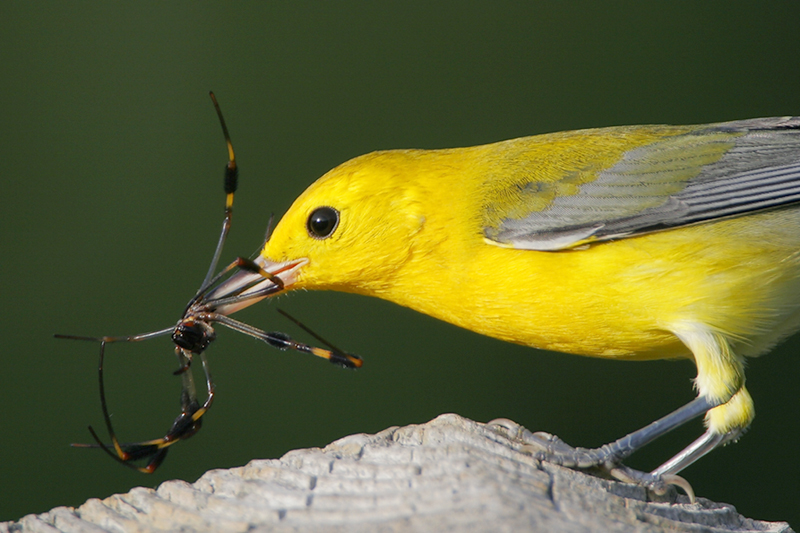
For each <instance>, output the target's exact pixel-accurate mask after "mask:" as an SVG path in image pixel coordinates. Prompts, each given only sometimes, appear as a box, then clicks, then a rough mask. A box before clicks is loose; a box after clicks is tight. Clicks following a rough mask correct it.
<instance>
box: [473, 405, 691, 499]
mask: <svg viewBox="0 0 800 533" xmlns="http://www.w3.org/2000/svg"><path fill="white" fill-rule="evenodd" d="M486 426H487V427H488V428H489V429H491V430H493V431H494V432H496V433H499V434H501V435H503V436H505V437H506V438H508V439H509V440H512V441H516V442H519V443H521V446H520V448H519V449H520V451H521V452H523V453H526V454H528V455H531V456H532V457H533V458H534V459H536V460H537V461H542V462H545V463H550V464H556V465H559V466H564V467H567V468H578V469H590V468H595V469H598V470H600V471H601V472H604V473H606V474H607V475H608V476H609V477H611V478H613V479H616V480H617V481H621V482H623V483H631V484H634V485H639V486H641V487H644V488H645V489H647V490H648V491H650V492H652V493H653V494H656V495H658V496H663V495H664V494H665V493H666V492H667V490H668V489H669V487H670V486H674V487H678V488H680V489H682V490H683V491H684V492H685V493H686V495H687V496H689V501H690V502H691V503H694V502H695V495H694V490H693V489H692V486H691V485H690V484H689V482H688V481H686V479H684V478H682V477H680V476H676V475H660V476H659V475H653V474H650V473H647V472H642V471H640V470H634V469H633V468H629V467H627V466H625V465H623V464H621V463H620V462H619V461H617V460H615V459H614V458H613V457H612V458H608V457H607V454H605V453H604V450H603V448H602V447H601V448H575V447H573V446H570V445H569V444H567V443H566V442H564V441H563V440H561V439H560V438H558V437H557V436H556V435H552V434H550V433H545V432H544V431H537V432H535V433H534V432H532V431H529V430H528V429H526V428H525V427H524V426H521V425H519V424H517V423H516V422H514V421H512V420H509V419H507V418H497V419H495V420H492V421H490V422H488V423H487V424H486Z"/></svg>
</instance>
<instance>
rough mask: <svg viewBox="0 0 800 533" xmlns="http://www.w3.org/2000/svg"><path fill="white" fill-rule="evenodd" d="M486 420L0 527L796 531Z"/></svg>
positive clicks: (443, 421)
mask: <svg viewBox="0 0 800 533" xmlns="http://www.w3.org/2000/svg"><path fill="white" fill-rule="evenodd" d="M520 448H521V444H520V443H519V442H516V441H513V440H509V439H507V438H506V437H504V436H502V435H500V434H498V433H497V432H495V431H493V430H491V429H489V428H487V427H486V425H484V424H480V423H477V422H473V421H471V420H467V419H465V418H461V417H459V416H457V415H452V414H450V415H442V416H440V417H438V418H436V419H434V420H432V421H430V422H428V423H427V424H422V425H412V426H407V427H402V428H398V427H392V428H389V429H386V430H384V431H382V432H380V433H378V434H376V435H364V434H360V435H351V436H349V437H345V438H343V439H339V440H337V441H335V442H333V443H331V444H329V445H328V446H326V447H325V448H323V449H319V448H311V449H306V450H294V451H291V452H289V453H287V454H286V455H284V456H283V457H282V458H280V459H273V460H255V461H251V462H250V463H249V464H248V465H246V466H243V467H240V468H232V469H230V470H212V471H209V472H207V473H206V474H204V475H203V476H202V477H201V478H200V479H199V480H198V481H197V482H196V483H193V484H189V483H186V482H183V481H167V482H165V483H163V484H162V485H161V486H159V487H158V489H156V490H152V489H145V488H135V489H133V490H132V491H130V492H129V493H127V494H118V495H114V496H111V497H109V498H106V499H104V500H98V499H91V500H89V501H87V502H86V503H84V504H83V505H81V506H80V507H78V508H76V509H74V508H71V507H57V508H55V509H53V510H51V511H49V512H47V513H43V514H40V515H28V516H26V517H24V518H22V519H21V520H20V521H19V522H5V523H0V533H8V532H44V531H49V532H56V531H64V532H77V531H81V532H82V531H92V532H100V531H115V532H117V531H159V530H163V531H215V532H229V531H231V532H233V531H237V532H238V531H304V532H305V531H342V532H344V531H347V532H351V531H386V532H395V531H437V532H445V531H547V532H561V531H565V532H567V531H568V532H571V533H574V532H589V531H602V532H634V531H636V532H641V531H645V532H663V531H670V532H676V531H692V532H700V531H703V532H722V531H738V532H742V531H760V532H763V531H769V532H790V531H791V528H790V527H789V525H788V524H786V523H769V522H760V521H757V520H751V519H748V518H744V517H742V516H740V515H739V514H738V513H737V512H736V509H735V508H733V507H732V506H730V505H727V504H719V503H714V502H711V501H708V500H705V499H703V498H699V499H698V500H697V502H696V503H693V504H692V503H689V500H688V498H687V497H686V496H684V495H679V494H677V492H675V491H670V492H668V493H667V494H666V495H665V496H664V497H663V498H662V500H663V501H652V495H650V496H649V495H648V494H647V491H645V490H644V489H642V488H640V487H636V486H632V485H626V484H622V483H618V482H615V481H610V480H606V479H601V478H599V477H595V476H592V475H589V474H586V473H583V472H576V471H573V470H570V469H567V468H561V467H557V466H553V465H548V464H540V463H539V462H537V461H535V460H534V459H532V458H531V457H530V456H529V455H527V454H525V453H523V452H522V451H520Z"/></svg>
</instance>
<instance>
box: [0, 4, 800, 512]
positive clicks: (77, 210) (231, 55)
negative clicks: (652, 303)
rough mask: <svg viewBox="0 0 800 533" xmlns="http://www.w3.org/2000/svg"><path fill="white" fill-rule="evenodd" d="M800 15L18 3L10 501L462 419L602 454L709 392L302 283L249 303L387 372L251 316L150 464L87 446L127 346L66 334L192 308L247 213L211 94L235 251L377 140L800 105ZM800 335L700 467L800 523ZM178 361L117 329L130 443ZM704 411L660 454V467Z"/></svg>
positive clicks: (1, 88) (578, 8) (4, 474)
mask: <svg viewBox="0 0 800 533" xmlns="http://www.w3.org/2000/svg"><path fill="white" fill-rule="evenodd" d="M798 23H800V6H798V4H797V3H796V2H778V3H766V2H765V3H757V2H750V3H740V4H737V3H730V2H703V3H695V2H671V3H667V2H661V3H654V4H650V3H647V4H646V5H645V3H640V2H613V3H601V2H578V3H574V2H573V3H555V2H553V3H533V2H531V3H528V4H527V5H526V6H525V7H520V6H519V5H517V3H503V2H491V3H489V2H487V3H473V2H463V1H458V2H438V3H430V2H409V1H402V2H362V3H356V2H348V3H333V2H330V3H324V2H320V3H308V2H284V3H277V2H275V3H268V2H235V3H227V4H223V3H214V2H136V3H130V4H129V5H124V4H122V3H118V2H76V3H71V4H67V3H59V4H57V3H44V2H3V5H2V7H0V39H2V41H1V42H0V45H1V46H0V109H1V110H2V111H1V112H0V117H2V118H0V161H2V174H1V175H2V198H3V207H2V210H0V216H2V226H1V227H0V238H1V239H2V241H1V242H2V277H1V278H0V288H2V298H3V306H2V310H0V316H1V318H2V320H0V324H2V326H0V327H2V339H3V342H2V345H0V346H1V347H0V350H2V351H0V379H2V386H1V387H0V401H1V402H2V404H1V405H2V408H1V409H0V431H1V432H2V441H0V457H2V460H1V461H0V480H2V483H1V484H0V486H1V487H2V488H0V491H2V495H1V497H0V520H8V519H17V518H19V517H21V516H22V515H24V514H26V513H33V512H43V511H46V510H48V509H49V508H51V507H53V506H57V505H72V506H77V505H80V504H81V503H82V502H84V501H85V500H86V499H87V498H90V497H100V498H102V497H105V496H108V495H110V494H112V493H115V492H124V491H127V490H129V489H130V488H131V487H133V486H136V485H146V486H151V487H155V486H157V485H158V484H159V483H161V482H162V481H164V480H167V479H173V478H181V479H185V480H187V481H194V480H196V479H197V478H198V477H199V476H200V475H201V474H202V473H203V472H204V471H206V470H208V469H211V468H225V467H231V466H237V465H242V464H245V463H246V462H247V461H249V460H250V459H254V458H271V457H280V456H281V455H282V454H283V453H285V452H286V451H288V450H290V449H292V448H297V447H310V446H323V445H325V444H326V443H328V442H330V441H332V440H334V439H336V438H338V437H341V436H344V435H347V434H350V433H356V432H376V431H379V430H381V429H384V428H386V427H388V426H392V425H402V424H409V423H421V422H425V421H427V420H429V419H431V418H433V417H435V416H436V415H438V414H441V413H445V412H457V413H459V414H461V415H463V416H467V417H470V418H473V419H476V420H479V421H487V420H490V419H492V418H495V417H501V416H503V417H509V418H512V419H514V420H516V421H518V422H520V423H522V424H524V425H525V426H527V427H529V428H532V429H537V430H547V431H550V432H554V433H557V434H558V435H560V436H561V437H562V438H564V439H565V440H566V441H567V442H571V443H573V444H580V445H584V446H590V445H599V444H602V443H603V442H606V441H609V440H612V439H614V438H617V437H619V436H621V435H623V434H625V433H627V432H629V431H631V430H634V429H637V428H639V427H640V426H642V425H644V424H646V423H647V422H649V421H651V420H653V419H655V418H657V417H659V416H661V415H663V414H666V413H667V412H669V411H671V410H672V409H674V408H676V407H678V406H679V405H682V404H683V403H685V402H687V401H689V400H690V399H691V398H692V397H693V392H692V385H691V381H690V380H691V378H692V377H693V374H694V367H693V365H692V364H691V363H689V362H686V361H683V362H650V363H621V362H613V361H602V360H593V359H587V358H579V357H576V356H570V355H562V354H552V353H543V352H538V351H536V350H533V349H529V348H524V347H518V346H513V345H510V344H505V343H502V342H499V341H494V340H492V339H488V338H484V337H480V336H478V335H475V334H473V333H471V332H467V331H464V330H460V329H457V328H455V327H452V326H450V325H447V324H444V323H441V322H438V321H435V320H433V319H430V318H428V317H425V316H422V315H419V314H417V313H414V312H412V311H409V310H406V309H402V308H399V307H397V306H394V305H392V304H389V303H386V302H381V301H378V300H374V299H368V298H363V297H357V296H352V295H344V294H334V293H319V294H315V293H298V294H294V295H291V296H286V297H283V298H281V299H280V300H279V301H278V302H277V303H275V302H272V303H262V304H259V305H256V306H254V307H252V308H250V309H248V310H246V311H243V312H242V313H239V314H238V315H237V318H240V319H243V320H246V321H248V322H250V323H252V324H254V325H256V326H259V327H263V328H265V329H275V330H283V331H286V332H288V333H291V334H292V335H294V336H296V337H298V338H302V339H305V340H310V339H309V338H308V336H307V335H305V334H304V333H303V332H301V331H298V329H297V328H296V327H295V326H294V325H292V324H290V323H289V322H287V321H286V320H285V319H283V318H282V317H281V316H280V315H278V314H277V313H276V312H275V307H276V306H277V305H280V307H282V308H284V309H286V310H287V311H289V312H291V313H292V314H294V315H296V316H297V317H299V318H300V319H302V320H303V321H304V322H306V323H307V324H309V325H310V326H312V327H313V328H314V329H315V330H317V331H318V332H319V333H320V334H321V335H323V336H324V337H327V338H329V339H330V340H331V341H332V342H334V343H335V344H337V345H339V346H341V347H343V348H345V349H346V350H348V351H352V352H355V353H358V354H360V355H362V356H363V357H364V360H365V364H364V367H363V369H361V370H360V371H357V372H347V371H342V370H338V369H336V368H333V367H331V366H330V365H327V364H325V363H324V362H322V361H318V360H312V358H310V357H307V356H302V355H296V354H285V353H281V352H278V351H276V350H272V349H270V348H269V347H267V346H265V345H263V344H262V343H259V342H257V341H254V340H252V339H249V338H245V337H243V336H241V335H238V334H236V333H233V332H229V331H221V332H220V334H219V339H218V341H217V342H216V343H215V344H214V345H213V346H212V348H211V349H210V350H209V351H208V354H209V357H210V360H211V365H212V370H213V373H214V376H215V378H216V383H217V392H218V396H217V400H216V403H215V405H214V408H213V409H212V411H211V412H210V414H209V415H208V417H207V419H206V422H205V426H204V428H203V430H202V431H201V432H200V434H198V435H197V436H196V437H194V438H192V439H191V440H189V441H187V442H185V443H182V444H180V445H178V446H176V447H175V448H174V449H172V451H171V452H170V455H169V457H168V458H167V461H166V462H165V464H164V465H163V466H162V468H161V469H160V470H159V471H158V472H157V473H156V474H155V475H153V476H150V477H148V476H145V475H142V474H138V473H136V472H133V471H130V470H128V469H125V468H123V467H121V466H119V465H117V464H114V463H113V462H112V461H110V460H109V459H108V458H106V457H104V456H102V454H101V453H100V452H98V451H95V450H76V449H72V448H70V447H69V446H68V443H70V442H87V441H89V439H90V437H89V434H88V432H87V430H86V426H87V424H93V425H95V426H96V427H98V428H101V426H102V417H101V413H100V406H99V400H98V396H97V385H96V372H95V367H96V363H97V353H98V349H97V348H98V347H97V346H96V345H92V344H89V343H78V342H70V341H57V340H55V339H53V338H52V334H53V333H56V332H60V333H73V334H84V335H103V334H108V335H119V334H131V333H139V332H143V331H150V330H153V329H158V328H162V327H166V326H168V325H170V324H172V323H174V322H175V321H176V320H177V318H178V317H179V315H180V313H181V311H182V308H183V305H184V304H185V302H186V301H187V300H188V299H189V297H190V296H191V295H192V294H193V292H194V291H195V290H196V288H197V286H198V285H199V283H200V281H201V280H202V277H203V275H204V274H205V270H206V268H207V265H208V261H209V259H210V256H211V253H212V250H213V247H214V244H215V242H216V238H217V233H218V230H219V226H220V223H221V219H222V205H223V194H222V190H221V180H222V168H223V166H224V163H225V160H226V154H225V149H224V145H223V141H222V135H221V133H220V130H219V126H218V124H217V119H216V116H215V114H214V111H213V108H212V106H211V104H210V101H209V100H208V96H207V94H206V93H207V91H208V90H209V89H213V90H214V91H215V92H216V93H217V96H218V97H219V100H220V102H221V104H222V107H223V110H224V113H225V116H226V118H227V121H228V126H229V128H230V131H231V135H232V137H233V141H234V146H235V148H236V153H237V157H238V160H239V164H240V168H241V181H240V183H241V185H240V190H239V194H238V195H237V198H236V209H235V215H234V224H233V231H232V233H231V237H230V240H229V243H228V246H227V248H226V252H225V255H224V256H223V257H224V260H230V259H232V258H233V257H235V256H236V255H248V254H250V253H251V252H253V251H254V250H255V249H256V248H257V246H258V245H259V244H260V242H261V240H262V238H263V234H264V229H265V227H266V224H267V219H268V217H269V214H270V213H272V212H274V213H275V214H276V216H280V215H281V214H282V213H283V212H284V211H285V210H286V208H287V207H288V206H289V205H290V203H291V201H292V200H293V199H294V197H296V196H297V195H298V194H299V193H300V192H302V190H303V189H304V188H305V187H306V186H307V185H309V184H310V183H311V182H313V181H314V180H315V179H316V178H317V177H319V176H320V175H322V174H323V173H324V172H325V171H326V170H328V169H330V168H331V167H333V166H335V165H337V164H339V163H341V162H343V161H345V160H347V159H349V158H351V157H354V156H356V155H359V154H362V153H365V152H369V151H372V150H376V149H386V148H437V147H454V146H466V145H472V144H479V143H487V142H492V141H498V140H502V139H508V138H513V137H518V136H523V135H530V134H535V133H543V132H550V131H558V130H567V129H577V128H584V127H594V126H610V125H619V124H640V123H677V124H682V123H703V122H714V121H723V120H732V119H740V118H751V117H759V116H771V115H787V114H798V113H800V38H798V31H797V28H798ZM487 275H488V276H491V275H495V273H491V272H489V273H487ZM433 282H435V280H420V283H433ZM541 289H542V291H547V286H546V284H543V285H542V287H541ZM664 290H665V291H668V290H669V287H664ZM587 333H588V334H591V332H587ZM798 340H799V339H798V338H797V337H795V338H794V339H791V340H790V341H788V342H787V343H785V344H784V345H783V346H782V347H781V348H780V349H778V350H776V351H775V352H774V353H772V354H770V355H769V356H767V357H764V358H761V359H758V360H753V361H751V363H750V366H749V371H748V387H749V389H750V391H751V393H752V395H753V397H754V398H755V401H756V409H757V412H758V416H757V418H756V421H755V423H754V424H753V427H752V429H751V431H750V432H749V433H748V434H747V435H746V436H745V437H744V438H743V439H742V440H741V442H740V443H738V444H737V445H735V446H728V447H727V448H725V449H723V450H720V451H718V452H716V453H714V454H712V455H711V456H709V457H707V458H706V459H704V460H702V461H700V462H699V463H698V464H696V465H695V466H693V467H691V468H690V469H688V470H687V471H686V472H685V475H686V477H687V478H688V479H689V480H690V481H691V483H692V484H693V486H694V488H695V490H696V491H697V493H698V494H699V495H700V496H703V497H707V498H710V499H714V500H717V501H724V502H729V503H731V504H734V505H735V506H736V507H737V509H738V510H739V511H741V512H742V513H744V514H746V515H748V516H751V517H753V518H759V519H770V520H789V521H790V522H792V523H793V524H794V526H795V527H798V526H800V511H798V509H800V505H798V503H797V502H798V500H799V499H800V484H798V482H797V480H798V479H800V466H798V461H797V454H796V452H797V450H798V444H797V442H798V428H797V426H798V424H797V422H798V415H800V400H798V396H797V393H796V380H797V379H798V377H800V368H799V367H800V358H798V357H797V354H796V353H794V352H796V351H797V347H798ZM175 364H176V363H175V358H174V356H173V355H172V352H171V348H170V343H169V340H168V339H159V340H154V341H150V342H147V343H139V344H130V345H124V346H123V345H115V346H113V347H111V349H109V351H108V358H107V387H108V391H109V392H108V394H109V402H110V405H111V410H112V411H113V413H114V420H115V422H116V424H117V429H118V432H119V434H120V437H121V438H122V439H123V440H138V439H145V438H154V437H158V436H160V435H162V434H163V433H164V432H165V431H166V430H167V429H168V427H169V425H170V423H171V422H172V419H173V417H174V416H176V415H177V413H178V389H179V382H178V379H177V378H175V377H173V376H172V375H171V374H170V372H171V370H173V369H174V367H175ZM700 431H701V427H700V423H699V422H697V423H695V424H692V425H691V427H688V428H685V429H684V430H682V431H680V432H676V434H675V435H672V436H670V437H668V438H665V439H663V442H658V443H655V444H653V445H651V446H650V447H648V448H647V449H646V450H644V451H642V452H641V453H639V454H637V455H636V457H634V458H633V459H632V460H631V461H630V464H631V465H632V466H637V467H640V468H644V469H650V468H653V467H655V466H657V465H658V464H660V462H661V461H663V460H664V459H666V458H667V457H669V456H671V455H672V454H673V453H674V452H676V451H677V450H678V449H680V448H681V447H682V446H683V445H684V444H686V443H688V442H689V441H690V440H692V439H693V438H694V437H696V436H697V435H698V434H699V432H700Z"/></svg>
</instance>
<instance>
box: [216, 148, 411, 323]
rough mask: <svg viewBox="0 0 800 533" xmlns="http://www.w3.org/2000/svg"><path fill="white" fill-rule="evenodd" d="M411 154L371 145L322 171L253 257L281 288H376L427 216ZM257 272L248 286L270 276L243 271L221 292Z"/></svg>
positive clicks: (401, 260) (389, 276)
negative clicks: (369, 150)
mask: <svg viewBox="0 0 800 533" xmlns="http://www.w3.org/2000/svg"><path fill="white" fill-rule="evenodd" d="M415 154H416V152H415V151H411V150H406V151H387V152H374V153H371V154H366V155H364V156H361V157H357V158H355V159H352V160H350V161H348V162H346V163H343V164H342V165H340V166H338V167H336V168H334V169H333V170H331V171H330V172H328V173H327V174H325V175H324V176H322V177H321V178H320V179H319V180H317V181H316V182H315V183H314V184H312V185H311V186H310V187H309V188H308V189H306V191H305V192H303V194H301V195H300V196H299V197H298V198H297V199H296V200H295V202H294V203H293V204H292V206H291V207H290V208H289V210H288V211H287V212H286V214H285V215H284V216H283V218H282V219H281V220H280V222H278V224H277V225H276V226H275V230H274V231H273V232H272V235H271V236H270V238H269V240H268V241H267V242H266V244H265V246H264V249H263V250H262V251H261V253H260V254H259V257H258V258H257V259H256V263H257V264H258V265H259V266H260V267H261V268H262V269H263V271H265V272H267V273H269V274H270V275H271V276H275V277H277V278H280V280H281V283H282V284H283V291H287V290H291V289H299V288H304V289H326V290H327V289H331V290H338V291H344V292H355V293H361V294H371V295H375V294H378V293H380V292H381V291H383V290H385V289H386V288H387V287H388V286H389V285H390V284H391V283H392V280H393V278H394V276H395V274H396V273H397V272H398V271H400V270H401V269H402V267H403V265H404V264H405V263H406V262H407V261H408V260H409V257H410V255H411V254H412V253H413V249H414V246H413V243H414V239H415V236H416V235H417V233H418V232H419V231H420V229H421V228H422V227H423V225H424V222H425V218H424V216H423V214H422V208H421V206H420V202H419V194H420V190H419V187H418V185H417V184H416V181H415V180H414V179H413V178H414V175H415V172H414V166H415V165H414V163H415V162H416V161H417V158H416V157H415ZM259 277H260V278H261V279H262V281H261V282H259V283H258V284H256V285H254V286H253V288H252V289H249V291H254V290H259V289H263V288H266V287H268V286H269V285H270V284H274V279H273V281H270V280H269V279H268V278H267V277H265V276H264V275H263V273H262V274H255V273H251V272H244V271H242V272H240V273H238V274H236V275H234V276H233V277H232V278H230V279H229V280H228V281H227V282H226V283H225V287H224V290H223V292H228V291H230V289H231V287H233V286H234V285H235V284H239V286H242V284H244V283H250V284H252V283H254V281H255V280H258V278H259ZM249 291H248V292H249ZM283 291H280V292H283ZM276 294H277V291H276ZM256 301H258V300H257V299H253V300H247V301H245V302H242V304H237V305H235V306H226V307H225V309H223V310H221V312H223V313H225V314H228V313H231V312H233V311H236V310H238V309H241V308H243V307H246V306H248V305H251V304H252V303H255V302H256Z"/></svg>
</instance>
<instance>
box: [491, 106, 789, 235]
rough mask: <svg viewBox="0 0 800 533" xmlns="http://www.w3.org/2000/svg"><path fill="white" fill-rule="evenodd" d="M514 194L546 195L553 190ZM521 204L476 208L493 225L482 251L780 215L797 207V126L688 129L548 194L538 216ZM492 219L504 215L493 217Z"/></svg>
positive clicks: (530, 185)
mask: <svg viewBox="0 0 800 533" xmlns="http://www.w3.org/2000/svg"><path fill="white" fill-rule="evenodd" d="M641 128H652V127H646V126H643V127H641ZM626 131H633V132H635V131H636V129H635V128H634V129H628V130H626ZM603 132H604V130H595V131H594V134H595V135H603ZM532 139H535V138H532ZM555 183H556V184H557V181H556V182H555ZM514 186H515V187H517V188H518V189H519V188H523V189H526V190H534V191H537V190H539V189H549V190H552V189H553V188H554V183H553V182H537V181H536V179H535V178H533V179H530V180H528V181H527V182H525V181H524V180H523V183H522V184H521V183H520V182H516V183H515V184H514ZM521 198H523V200H519V201H517V204H516V205H514V206H513V211H512V210H511V209H510V208H508V207H506V206H500V207H498V205H491V204H490V205H487V206H485V209H486V212H491V213H493V214H494V215H495V219H497V220H499V222H496V223H495V222H490V223H486V224H485V228H484V230H485V231H484V234H485V237H486V240H487V242H490V243H493V244H497V245H499V246H506V247H514V248H520V249H528V250H543V251H549V250H562V249H569V248H573V247H575V246H580V245H582V244H585V243H589V242H595V241H605V240H611V239H620V238H624V237H631V236H636V235H641V234H645V233H650V232H653V231H659V230H664V229H670V228H676V227H680V226H685V225H689V224H696V223H699V222H704V221H710V220H715V219H719V218H724V217H732V216H740V215H744V214H746V213H751V212H754V211H760V210H765V209H774V208H778V207H782V206H787V205H790V204H793V203H797V202H800V117H778V118H767V119H753V120H743V121H736V122H727V123H721V124H712V125H708V126H698V127H695V129H691V130H689V131H686V132H681V133H678V134H675V135H667V136H665V137H663V138H659V139H657V140H655V141H654V142H650V143H648V144H645V145H644V146H639V147H637V148H634V149H631V150H628V151H626V152H625V153H624V154H623V155H622V157H621V158H619V160H617V161H616V162H615V163H614V164H613V165H611V166H610V167H608V168H605V169H601V170H600V171H598V172H597V173H596V175H595V176H594V177H593V179H590V180H588V181H587V182H585V183H580V184H578V185H577V186H576V187H573V188H572V189H570V190H569V192H568V193H563V194H551V196H550V197H548V198H547V201H546V202H545V204H546V205H544V207H542V199H541V198H540V197H538V198H537V199H536V202H535V203H534V202H531V208H530V209H526V208H525V205H524V197H521ZM520 204H521V205H520ZM500 209H506V211H507V214H503V213H501V215H500V216H497V215H496V214H497V212H498V210H500Z"/></svg>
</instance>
